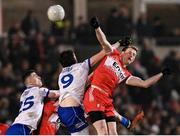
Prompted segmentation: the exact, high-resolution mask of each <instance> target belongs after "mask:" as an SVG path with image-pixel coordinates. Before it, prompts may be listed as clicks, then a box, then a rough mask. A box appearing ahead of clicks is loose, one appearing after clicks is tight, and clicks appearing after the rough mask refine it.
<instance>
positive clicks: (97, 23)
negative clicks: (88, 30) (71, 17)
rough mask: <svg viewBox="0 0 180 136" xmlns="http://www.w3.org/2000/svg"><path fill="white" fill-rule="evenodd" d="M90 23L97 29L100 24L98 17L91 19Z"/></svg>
mask: <svg viewBox="0 0 180 136" xmlns="http://www.w3.org/2000/svg"><path fill="white" fill-rule="evenodd" d="M90 25H91V26H92V27H93V28H94V29H97V28H98V27H99V25H100V23H99V20H98V18H97V17H92V18H91V20H90Z"/></svg>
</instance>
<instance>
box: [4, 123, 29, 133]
mask: <svg viewBox="0 0 180 136" xmlns="http://www.w3.org/2000/svg"><path fill="white" fill-rule="evenodd" d="M30 134H31V129H30V128H28V127H27V126H26V125H23V124H13V125H12V126H10V127H9V128H8V130H7V132H6V135H30Z"/></svg>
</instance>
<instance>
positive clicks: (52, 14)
mask: <svg viewBox="0 0 180 136" xmlns="http://www.w3.org/2000/svg"><path fill="white" fill-rule="evenodd" d="M47 16H48V18H49V20H50V21H53V22H55V21H60V20H63V19H64V16H65V11H64V8H63V7H62V6H61V5H53V6H50V7H49V8H48V11H47Z"/></svg>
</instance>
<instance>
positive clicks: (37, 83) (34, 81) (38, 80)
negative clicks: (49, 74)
mask: <svg viewBox="0 0 180 136" xmlns="http://www.w3.org/2000/svg"><path fill="white" fill-rule="evenodd" d="M29 80H30V82H31V84H32V85H35V86H39V87H41V86H42V81H41V77H40V76H38V75H37V74H36V73H35V72H33V73H31V75H30V77H29Z"/></svg>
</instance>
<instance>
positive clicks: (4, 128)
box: [0, 123, 9, 135]
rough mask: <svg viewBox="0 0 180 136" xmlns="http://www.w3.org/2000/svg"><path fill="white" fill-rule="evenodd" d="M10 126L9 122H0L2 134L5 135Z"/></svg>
mask: <svg viewBox="0 0 180 136" xmlns="http://www.w3.org/2000/svg"><path fill="white" fill-rule="evenodd" d="M8 128H9V125H8V124H5V123H0V135H5V134H6V131H7V129H8Z"/></svg>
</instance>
